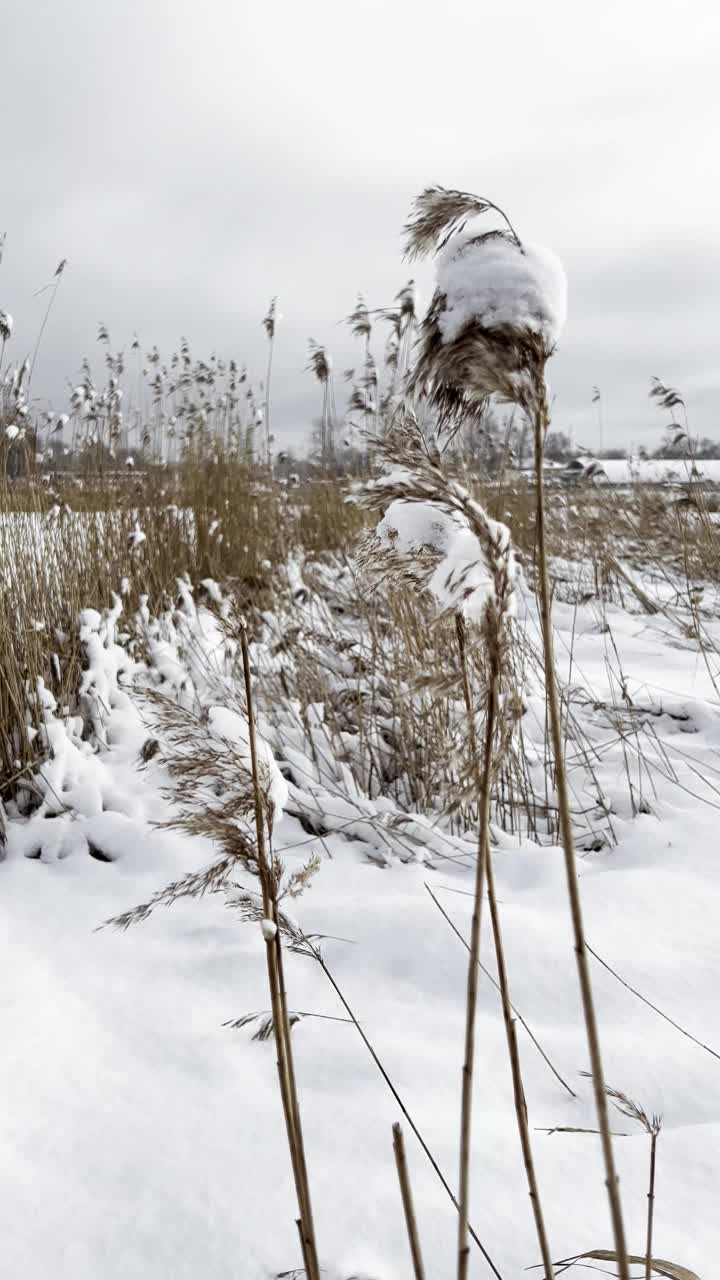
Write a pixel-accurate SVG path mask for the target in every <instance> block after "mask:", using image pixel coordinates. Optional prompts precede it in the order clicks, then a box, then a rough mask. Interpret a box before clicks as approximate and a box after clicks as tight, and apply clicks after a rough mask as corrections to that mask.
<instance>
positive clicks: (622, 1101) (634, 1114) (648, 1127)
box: [581, 1071, 662, 1280]
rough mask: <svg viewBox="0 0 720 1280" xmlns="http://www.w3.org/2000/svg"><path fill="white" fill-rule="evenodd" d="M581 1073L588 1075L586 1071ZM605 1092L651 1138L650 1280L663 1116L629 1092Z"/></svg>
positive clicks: (647, 1254)
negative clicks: (636, 1099)
mask: <svg viewBox="0 0 720 1280" xmlns="http://www.w3.org/2000/svg"><path fill="white" fill-rule="evenodd" d="M581 1075H584V1076H587V1075H588V1073H587V1072H586V1071H583V1072H581ZM605 1093H606V1094H607V1096H608V1098H610V1099H611V1101H612V1102H613V1103H614V1105H615V1107H616V1108H617V1110H618V1111H619V1112H620V1114H621V1115H623V1116H627V1118H628V1120H634V1121H635V1123H636V1124H639V1125H640V1127H641V1128H642V1129H644V1130H645V1133H646V1134H647V1135H648V1137H649V1139H650V1174H649V1179H648V1193H647V1201H648V1207H647V1228H646V1233H645V1280H650V1275H651V1273H652V1269H653V1256H652V1242H653V1221H654V1217H655V1159H656V1155H657V1140H658V1137H659V1136H660V1130H661V1129H662V1116H661V1115H658V1114H657V1112H653V1114H652V1115H651V1116H649V1115H648V1113H647V1112H646V1110H645V1108H644V1107H642V1106H641V1105H640V1103H639V1102H635V1101H634V1099H633V1098H630V1097H629V1096H628V1094H627V1093H623V1092H622V1091H621V1090H620V1089H613V1088H611V1086H610V1085H606V1086H605Z"/></svg>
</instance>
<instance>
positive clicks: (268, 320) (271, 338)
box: [262, 298, 280, 467]
mask: <svg viewBox="0 0 720 1280" xmlns="http://www.w3.org/2000/svg"><path fill="white" fill-rule="evenodd" d="M279 318H280V317H279V316H278V311H277V298H271V300H270V306H269V307H268V309H267V313H266V315H265V317H264V319H263V322H262V323H263V329H264V330H265V333H266V335H267V340H268V359H267V369H266V371H265V414H264V417H265V461H266V463H267V465H268V467H270V466H271V465H272V436H271V435H270V380H271V378H272V363H273V352H274V350H275V329H276V326H277V322H278V320H279Z"/></svg>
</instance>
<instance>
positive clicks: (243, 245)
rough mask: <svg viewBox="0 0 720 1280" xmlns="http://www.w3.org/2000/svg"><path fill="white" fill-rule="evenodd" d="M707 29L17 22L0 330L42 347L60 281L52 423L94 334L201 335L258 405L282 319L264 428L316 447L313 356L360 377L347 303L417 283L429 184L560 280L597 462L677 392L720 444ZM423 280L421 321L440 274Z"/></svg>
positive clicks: (406, 22) (169, 345)
mask: <svg viewBox="0 0 720 1280" xmlns="http://www.w3.org/2000/svg"><path fill="white" fill-rule="evenodd" d="M694 7H696V6H695V0H689V2H688V4H686V6H685V10H684V18H683V22H682V24H678V22H677V21H676V19H675V16H672V17H671V16H670V15H669V13H668V15H667V16H665V15H664V14H663V12H662V11H660V12H659V11H658V6H657V5H656V4H652V3H650V0H636V2H635V3H634V4H633V5H632V6H628V5H627V4H617V3H613V2H611V3H607V4H606V5H604V6H603V7H602V9H601V10H598V9H595V10H594V12H593V15H592V22H590V19H589V16H588V11H587V7H586V6H583V5H577V4H572V3H570V0H554V2H550V0H549V3H548V4H547V5H545V6H543V10H542V12H541V11H540V9H539V8H538V6H536V5H534V4H532V3H530V0H518V3H517V4H516V5H515V6H513V7H512V10H508V11H507V12H505V11H499V12H497V13H491V12H489V11H488V10H487V8H486V7H482V8H481V7H479V6H478V7H472V8H471V7H470V6H467V5H466V4H464V3H462V2H461V0H446V3H445V4H444V6H443V9H442V13H441V14H438V12H437V11H436V8H435V6H434V5H431V4H430V3H429V2H428V0H414V3H412V2H411V0H398V2H397V3H396V4H393V5H387V4H385V5H383V4H381V3H380V0H366V4H365V6H364V8H363V9H362V10H356V9H355V8H354V7H353V8H352V9H351V7H350V6H347V5H343V4H338V3H337V2H335V3H333V2H332V0H309V3H308V4H307V5H303V6H299V5H297V4H295V3H291V0H276V3H275V4H274V5H273V6H265V7H262V6H259V5H256V4H255V3H251V2H250V0H248V2H247V3H243V4H241V5H236V4H231V3H230V2H229V0H205V2H204V4H203V5H202V7H198V6H197V4H195V3H190V0H174V3H171V0H152V3H141V2H140V0H126V3H125V4H124V5H122V6H118V7H116V8H115V9H114V10H112V11H111V10H110V9H109V8H108V7H107V6H105V5H100V4H90V3H88V2H87V0H65V2H64V3H63V4H62V5H58V4H56V3H53V2H51V0H26V3H25V4H24V5H23V6H21V7H20V6H17V5H16V4H13V5H10V3H9V0H0V17H1V18H2V21H3V28H2V29H3V32H4V45H5V48H4V92H5V95H6V98H7V100H8V101H9V102H11V103H12V104H13V112H12V118H11V120H10V122H8V120H7V119H6V120H5V124H4V134H3V138H4V143H3V146H4V177H5V185H4V190H3V196H2V204H1V205H0V227H5V228H7V230H8V243H7V248H6V255H5V261H4V263H3V265H2V268H0V306H3V307H6V308H7V309H9V310H10V311H12V312H13V313H14V314H15V317H16V338H15V340H14V350H15V352H16V353H20V352H22V353H24V349H25V348H31V347H32V345H33V343H34V340H35V335H36V334H37V331H38V327H39V323H40V319H41V316H42V308H43V306H44V301H45V299H44V296H43V297H41V298H39V299H33V297H32V295H33V292H34V291H35V290H36V289H38V288H39V287H40V286H41V285H42V284H43V283H45V281H46V280H47V279H48V278H49V277H50V275H51V274H52V271H53V270H54V267H55V265H56V263H57V261H58V260H59V258H61V257H63V256H67V257H68V259H69V265H68V270H67V273H66V276H65V278H64V279H63V283H62V288H61V290H60V292H59V294H58V300H57V307H56V310H55V311H54V313H53V316H52V318H51V321H50V324H49V326H48V330H47V335H46V338H45V340H44V342H43V347H42V351H41V357H40V360H39V362H38V370H37V380H36V388H35V389H36V391H37V393H38V394H41V393H42V394H45V395H48V396H50V397H52V398H54V399H55V400H56V401H57V400H59V399H61V398H62V396H63V395H64V388H65V383H66V379H67V378H71V377H72V376H73V375H74V373H75V372H76V370H77V368H78V365H79V362H80V358H81V357H82V355H83V354H85V353H88V354H89V355H91V356H92V355H93V354H94V352H95V351H96V348H95V347H94V340H95V334H96V328H97V323H98V321H99V320H103V321H104V322H105V323H107V324H108V326H109V328H110V331H111V335H112V338H113V342H114V344H116V345H117V346H122V345H125V346H127V345H128V344H129V341H130V340H131V336H132V333H133V331H134V330H138V331H139V333H140V335H141V338H142V340H143V342H144V343H145V344H146V345H148V346H149V345H151V344H152V343H157V344H158V346H159V347H160V348H161V350H163V351H164V352H167V353H169V352H170V351H171V350H172V349H173V348H174V347H175V346H176V344H177V342H178V341H179V338H180V336H181V334H186V335H187V336H188V338H189V339H190V340H191V342H192V344H193V347H194V349H195V350H196V351H197V352H198V354H200V353H209V352H210V351H211V350H215V351H217V352H218V353H219V354H225V355H230V354H233V355H235V356H236V357H237V358H238V359H240V360H241V361H247V363H248V365H249V366H250V367H251V369H252V372H253V376H254V377H255V379H256V380H257V379H259V378H260V377H262V373H263V369H264V355H265V348H264V338H263V334H262V330H261V327H260V321H261V319H262V315H263V314H264V311H265V307H266V305H267V301H268V299H269V298H270V296H271V295H273V294H277V295H279V299H280V303H279V305H280V309H281V311H282V312H283V314H284V317H285V318H284V320H283V322H282V325H281V326H280V327H279V329H278V343H277V363H276V371H275V384H274V395H273V400H274V406H275V410H274V422H275V426H276V428H277V430H278V434H279V435H280V436H283V437H284V438H287V439H291V438H294V439H296V440H299V439H301V438H302V436H303V435H304V433H305V432H306V431H307V429H308V427H309V419H310V418H311V417H312V415H313V412H314V408H313V405H314V400H313V395H314V390H315V389H314V386H313V383H312V379H311V378H310V375H309V374H307V373H306V372H305V371H304V367H305V364H306V343H307V339H308V338H309V337H313V338H316V339H318V340H320V341H323V342H326V343H327V344H328V346H329V348H330V350H331V351H332V352H333V354H334V356H335V362H336V367H337V368H338V369H342V368H343V367H345V366H346V365H351V364H352V363H353V362H354V358H355V356H356V349H355V348H354V346H353V343H352V341H351V339H350V337H349V334H348V333H347V331H346V330H345V329H344V328H343V326H342V325H341V324H340V321H341V320H342V317H343V316H344V315H346V314H347V312H348V310H349V309H350V308H351V306H352V304H353V301H354V298H355V295H356V293H357V291H358V290H362V291H363V292H364V293H365V294H366V295H367V298H368V301H369V303H370V305H374V306H378V305H384V304H387V303H388V302H389V301H390V300H391V299H392V297H393V295H394V294H395V292H396V291H397V289H398V288H399V287H400V285H401V284H403V283H404V281H405V280H406V279H407V277H408V275H409V274H411V273H410V272H409V271H408V269H407V266H406V265H405V264H403V263H402V261H401V242H400V229H401V226H402V223H403V221H404V218H405V217H406V215H407V211H408V208H409V205H410V202H411V200H412V198H413V196H414V195H415V194H416V192H417V190H418V189H419V188H420V187H422V186H424V185H426V184H427V183H428V182H433V181H439V182H445V183H446V184H448V185H454V186H455V185H456V186H462V187H466V188H469V189H473V190H480V191H484V192H487V193H489V194H492V195H493V196H494V197H495V198H497V199H498V200H499V201H500V202H501V203H505V204H506V205H507V207H508V208H509V209H510V210H511V211H512V214H513V219H514V221H515V222H516V223H517V224H518V225H519V226H520V227H521V229H522V233H523V234H524V235H526V236H527V237H528V238H530V239H537V240H541V241H545V242H546V243H548V244H551V245H552V246H553V247H554V248H555V249H556V250H557V251H558V252H559V253H560V254H561V256H562V257H563V259H564V261H565V263H566V266H567V270H568V277H569V284H570V309H569V320H568V327H567V330H566V333H565V335H564V337H563V341H562V344H561V348H560V351H559V352H558V355H557V358H556V360H555V361H554V367H553V369H552V382H553V389H554V392H555V395H556V404H555V411H556V418H557V422H558V425H565V424H571V425H573V426H574V428H575V430H576V434H577V435H578V436H582V434H583V433H585V434H586V435H587V437H588V440H590V439H591V438H592V432H593V430H594V427H593V422H594V416H593V413H592V410H591V408H590V407H589V398H590V394H591V388H592V386H593V384H595V383H597V384H600V385H602V387H603V391H604V394H605V396H606V398H607V404H608V414H607V431H606V437H607V440H608V441H610V440H611V439H614V440H615V441H616V442H621V441H623V440H625V439H626V438H627V432H628V430H632V431H633V432H636V433H637V435H638V438H640V437H642V438H644V439H648V440H649V439H651V437H652V436H653V435H658V434H659V432H660V429H661V425H662V423H661V420H660V419H659V415H657V412H656V411H655V410H654V409H653V408H652V406H651V405H650V404H649V403H648V402H647V394H646V392H647V380H648V377H649V375H650V374H651V373H659V374H660V375H661V376H664V377H667V379H668V380H669V381H678V382H682V381H683V380H686V381H687V385H688V388H689V399H690V400H691V401H692V414H693V424H694V427H695V429H696V430H699V431H702V432H707V433H710V434H711V433H712V432H713V431H714V430H717V429H718V427H720V423H718V421H717V419H718V408H719V407H720V389H719V388H718V382H717V379H715V378H714V370H716V369H717V367H718V361H717V348H716V345H715V340H714V332H715V330H716V325H717V321H716V308H717V297H718V284H719V283H720V259H719V257H718V252H717V249H716V247H715V245H716V241H715V234H716V233H715V228H716V226H717V223H718V220H719V218H720V189H719V187H718V182H717V171H716V169H715V170H713V169H711V168H709V159H708V158H709V157H710V156H712V155H713V154H714V146H715V140H714V117H715V116H716V114H717V105H718V90H717V88H716V82H717V77H716V75H715V74H714V72H713V67H712V61H711V58H712V48H713V32H714V31H717V30H720V27H718V17H717V15H715V14H714V12H713V13H711V12H710V10H709V8H708V7H707V6H706V5H704V4H703V5H702V6H700V5H699V3H698V5H697V7H698V9H700V8H702V17H703V20H702V22H701V23H699V22H697V21H693V20H692V12H691V11H692V10H693V8H694ZM10 10H12V18H13V21H14V25H12V24H11V23H10V20H9V19H10ZM415 274H416V275H418V277H419V280H420V284H421V289H422V291H423V294H424V296H425V298H426V299H427V297H428V296H429V293H430V290H431V280H432V276H431V271H430V269H429V268H422V269H421V270H420V271H419V272H416V273H415ZM378 354H379V351H378ZM97 363H98V366H99V359H98V361H97ZM611 406H612V412H611Z"/></svg>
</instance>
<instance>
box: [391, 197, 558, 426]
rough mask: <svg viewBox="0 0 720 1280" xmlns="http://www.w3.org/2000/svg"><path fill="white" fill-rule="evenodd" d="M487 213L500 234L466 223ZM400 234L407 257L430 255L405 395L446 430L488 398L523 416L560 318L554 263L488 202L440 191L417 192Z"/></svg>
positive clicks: (533, 398)
mask: <svg viewBox="0 0 720 1280" xmlns="http://www.w3.org/2000/svg"><path fill="white" fill-rule="evenodd" d="M493 211H494V212H495V213H497V214H498V215H499V216H500V217H502V219H503V220H504V222H505V226H504V227H501V228H496V229H490V230H488V231H479V230H478V229H477V227H476V226H473V225H468V224H469V222H470V220H471V219H476V218H477V217H478V216H482V215H485V214H487V213H490V212H493ZM405 232H406V254H407V256H408V257H409V258H417V257H421V256H423V255H426V254H429V253H433V254H434V255H435V257H436V288H435V293H434V295H433V298H432V301H431V303H430V307H429V309H428V312H427V315H426V316H425V319H424V321H423V323H422V326H421V330H420V337H419V341H418V350H417V360H416V364H415V367H414V369H413V372H412V374H411V377H410V383H409V390H410V391H411V392H412V393H414V394H419V395H422V396H425V397H427V399H428V400H429V402H430V404H431V405H432V406H433V408H434V409H435V410H436V411H437V413H438V415H439V419H440V423H441V425H445V426H448V425H450V424H452V423H456V424H457V423H460V422H462V421H463V420H464V419H466V418H469V417H472V416H475V415H476V414H477V412H478V408H479V407H480V406H481V405H482V404H483V403H484V402H485V401H486V400H487V399H488V398H489V397H490V396H495V397H497V398H498V399H500V400H502V401H505V402H507V403H511V404H517V405H519V406H520V407H521V408H523V409H525V410H527V411H530V410H531V409H532V408H533V405H534V403H535V402H536V399H537V396H538V393H539V387H540V385H541V383H543V380H544V368H545V363H546V361H547V360H548V358H549V357H550V356H551V355H552V353H553V351H554V349H555V343H556V340H557V336H558V334H559V332H560V329H561V328H562V325H563V323H564V319H565V295H566V284H565V275H564V272H563V269H562V266H561V264H560V262H559V261H558V259H557V258H556V257H555V255H554V254H552V253H551V252H550V251H549V250H546V249H543V248H541V247H540V246H536V245H531V244H526V243H523V242H522V241H521V240H520V238H519V236H518V234H517V232H516V231H515V229H514V227H513V226H512V224H511V223H510V221H509V219H508V218H507V215H506V214H505V213H504V212H503V211H502V210H501V209H500V208H499V207H498V206H497V205H495V204H493V203H492V202H491V201H489V200H486V199H484V198H480V197H476V196H472V195H470V194H468V193H467V192H461V191H448V190H445V189H444V188H442V187H429V188H427V189H426V190H425V191H423V192H422V193H421V194H420V196H419V197H418V198H417V200H416V201H415V205H414V208H413V212H412V214H411V217H410V219H409V221H408V223H407V225H406V227H405Z"/></svg>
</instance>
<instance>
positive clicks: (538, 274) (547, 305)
mask: <svg viewBox="0 0 720 1280" xmlns="http://www.w3.org/2000/svg"><path fill="white" fill-rule="evenodd" d="M436 279H437V287H438V291H439V292H440V293H442V294H444V296H445V306H444V308H443V310H442V311H441V312H440V314H439V316H438V325H439V327H440V333H441V335H442V340H443V342H444V343H448V342H454V341H455V339H456V338H459V337H460V336H461V334H462V333H463V331H464V330H465V329H467V328H468V326H469V325H473V324H477V325H479V326H480V327H481V328H483V329H498V328H503V327H508V328H511V329H516V330H522V329H527V330H529V331H530V332H532V333H536V334H538V335H539V336H540V337H541V338H542V339H543V340H544V342H545V343H546V345H547V346H548V348H552V347H554V346H555V343H556V342H557V339H558V337H559V335H560V331H561V329H562V327H563V325H564V323H565V316H566V311H567V281H566V279H565V272H564V271H563V268H562V264H561V262H560V259H559V258H558V257H557V256H556V254H554V253H553V252H552V250H550V249H545V248H543V247H542V246H541V245H534V244H523V246H522V248H520V247H519V246H518V245H517V244H516V243H515V241H514V240H513V239H512V237H511V236H510V235H509V234H508V235H505V234H502V233H498V234H497V235H492V236H488V235H480V236H478V234H477V232H476V231H473V230H468V231H464V232H462V233H461V234H459V235H455V236H453V237H452V239H451V240H450V241H448V244H447V245H446V247H445V248H444V249H443V250H442V251H441V252H440V253H439V254H438V258H437V267H436Z"/></svg>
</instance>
